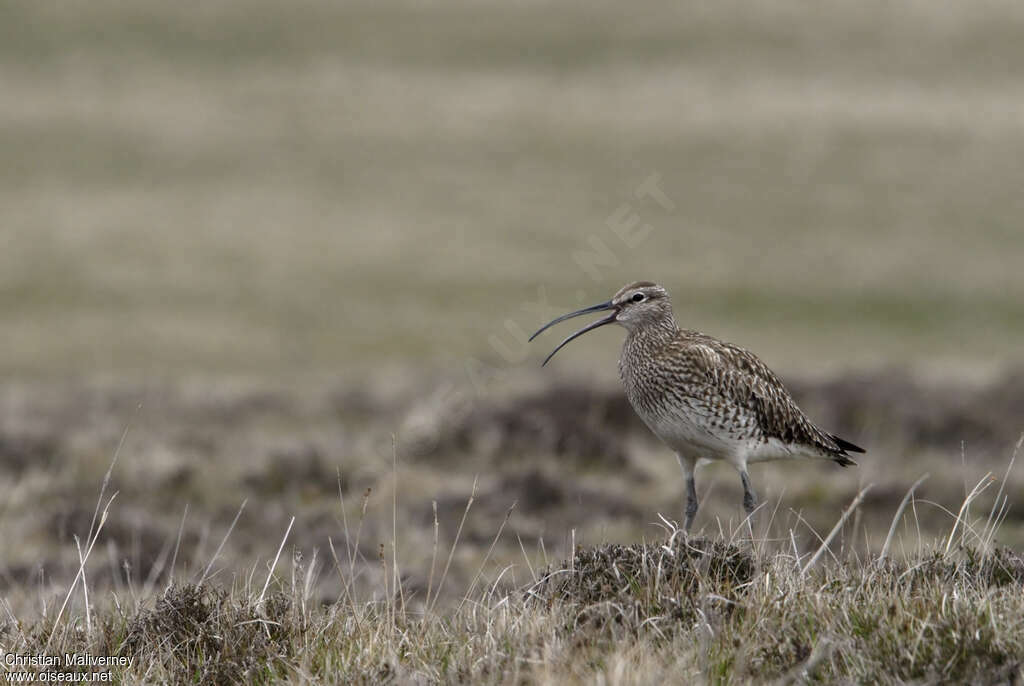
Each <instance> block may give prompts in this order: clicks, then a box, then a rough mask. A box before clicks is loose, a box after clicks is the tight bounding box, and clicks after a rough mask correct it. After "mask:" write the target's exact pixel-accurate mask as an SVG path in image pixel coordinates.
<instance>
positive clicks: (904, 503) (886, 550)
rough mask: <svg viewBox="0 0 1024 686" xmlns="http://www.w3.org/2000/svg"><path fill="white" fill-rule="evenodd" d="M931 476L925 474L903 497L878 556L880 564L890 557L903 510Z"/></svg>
mask: <svg viewBox="0 0 1024 686" xmlns="http://www.w3.org/2000/svg"><path fill="white" fill-rule="evenodd" d="M929 476H930V475H928V474H925V475H924V476H922V477H921V478H920V479H918V480H917V481H915V482H914V485H913V486H911V487H910V488H909V489H908V490H907V493H906V495H904V496H903V500H901V501H900V505H899V507H897V508H896V514H894V515H893V517H892V524H890V525H889V533H888V534H887V535H886V537H885V543H884V544H883V545H882V552H880V553H879V554H878V561H879V562H882V561H883V560H885V558H886V557H887V556H888V555H889V546H890V545H892V541H893V537H894V536H895V534H896V525H897V524H899V521H900V517H902V516H903V510H905V509H906V507H907V503H909V502H910V499H911V498H912V497H913V496H914V491H916V490H917V487H918V486H920V485H921V484H923V483H924V482H925V481H926V480H927V479H928V477H929Z"/></svg>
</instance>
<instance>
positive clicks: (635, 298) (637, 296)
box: [632, 293, 644, 303]
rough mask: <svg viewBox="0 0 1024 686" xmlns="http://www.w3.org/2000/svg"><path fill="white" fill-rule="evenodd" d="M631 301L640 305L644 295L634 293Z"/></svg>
mask: <svg viewBox="0 0 1024 686" xmlns="http://www.w3.org/2000/svg"><path fill="white" fill-rule="evenodd" d="M632 300H633V302H635V303H642V302H643V301H644V294H643V293H636V294H635V295H634V296H633V298H632Z"/></svg>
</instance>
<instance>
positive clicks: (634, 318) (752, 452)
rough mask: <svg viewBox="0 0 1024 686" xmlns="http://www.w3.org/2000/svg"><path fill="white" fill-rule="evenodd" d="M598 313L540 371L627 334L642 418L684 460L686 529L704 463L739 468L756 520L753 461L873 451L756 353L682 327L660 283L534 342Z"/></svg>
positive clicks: (631, 396) (618, 297)
mask: <svg viewBox="0 0 1024 686" xmlns="http://www.w3.org/2000/svg"><path fill="white" fill-rule="evenodd" d="M597 312H608V313H609V314H607V315H606V316H604V317H602V318H600V319H598V320H596V321H594V322H592V323H590V324H588V325H587V326H584V327H583V328H581V329H580V330H578V331H576V332H574V333H573V334H571V335H570V336H568V337H567V338H565V339H564V340H563V341H562V342H561V343H559V344H558V346H557V347H556V348H555V349H554V350H553V351H552V352H551V354H549V355H548V356H547V357H546V358H545V359H544V362H543V363H542V365H541V366H545V365H547V363H548V362H549V361H550V360H551V358H552V357H554V356H555V353H557V352H558V351H559V350H561V349H562V348H564V347H565V346H566V345H568V344H569V343H570V342H571V341H573V340H574V339H576V338H579V337H580V336H582V335H583V334H585V333H587V332H588V331H593V330H594V329H597V328H599V327H602V326H605V325H608V324H618V325H620V326H622V327H624V328H625V329H626V340H625V342H624V343H623V346H622V353H621V355H620V356H619V377H620V379H621V380H622V385H623V387H624V389H625V393H626V397H627V398H628V400H629V403H630V405H632V406H633V409H634V410H635V411H636V413H637V414H638V415H639V416H640V419H642V420H643V422H644V423H645V424H646V425H647V427H648V428H649V429H650V430H651V431H652V432H653V433H654V434H655V435H656V436H657V437H658V438H659V439H661V441H662V442H663V443H665V444H666V445H667V446H668V447H669V448H671V449H672V451H673V452H675V454H676V458H677V459H678V461H679V466H680V468H681V470H682V473H683V479H684V481H685V484H686V510H685V515H686V519H685V524H684V530H685V531H686V532H689V531H690V528H691V526H692V525H693V520H694V519H695V518H696V516H697V509H698V507H699V504H698V500H697V486H696V480H695V472H696V470H697V468H698V467H700V466H703V465H704V464H707V463H709V462H711V461H714V460H721V461H724V462H726V463H728V464H730V465H732V466H733V467H734V468H735V469H736V471H737V472H739V476H740V481H741V482H742V484H743V508H744V510H745V512H746V513H747V521H748V522H749V521H750V520H751V518H752V516H753V514H754V511H755V510H756V508H757V495H756V494H755V492H754V489H753V487H752V486H751V483H750V475H749V474H748V471H747V467H748V465H750V464H755V463H758V462H766V461H770V460H788V459H809V460H829V461H832V462H835V463H836V464H838V465H839V466H841V467H848V466H850V465H855V464H856V462H854V460H853V459H851V457H850V453H864V452H865V450H864V448H861V447H860V446H857V445H855V444H853V443H851V442H849V441H847V440H845V439H843V438H840V437H839V436H837V435H835V434H832V433H829V432H827V431H825V430H823V429H821V428H819V427H818V426H817V425H816V424H815V423H814V422H812V421H811V420H810V419H809V418H808V417H807V415H806V414H804V412H803V411H802V410H801V409H800V408H799V407H798V406H797V404H796V402H795V401H794V400H793V397H792V395H790V393H789V391H788V390H787V389H786V386H785V385H784V384H783V383H782V381H781V380H780V379H779V377H778V376H777V375H776V374H775V372H773V371H772V370H771V369H769V368H768V366H767V365H766V364H765V363H764V362H762V361H761V359H760V358H758V357H757V356H756V355H755V354H754V353H752V352H750V351H749V350H746V349H745V348H741V347H740V346H738V345H734V344H732V343H726V342H724V341H721V340H719V339H717V338H714V337H712V336H709V335H707V334H704V333H701V332H699V331H694V330H691V329H682V328H680V327H679V325H678V324H676V320H675V316H674V314H673V311H672V302H671V300H670V299H669V294H668V291H666V290H665V288H664V287H662V286H659V285H658V284H656V283H654V282H651V281H636V282H634V283H630V284H627V285H626V286H623V287H622V288H620V289H619V291H618V292H617V293H616V294H615V295H614V296H613V297H612V298H611V300H608V301H606V302H603V303H599V304H597V305H593V306H591V307H585V308H583V309H581V310H576V311H575V312H570V313H568V314H564V315H562V316H560V317H556V318H555V319H553V320H552V321H550V322H548V323H547V324H545V325H544V326H542V327H541V328H540V329H539V330H538V331H537V332H536V333H534V334H533V336H531V337H530V339H529V340H530V341H533V340H534V339H535V338H536V337H537V336H539V335H540V334H541V333H543V332H544V331H546V330H547V329H549V328H550V327H552V326H554V325H555V324H558V323H559V322H563V321H565V320H566V319H572V318H573V317H580V316H583V315H587V314H592V313H597Z"/></svg>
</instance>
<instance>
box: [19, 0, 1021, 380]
mask: <svg viewBox="0 0 1024 686" xmlns="http://www.w3.org/2000/svg"><path fill="white" fill-rule="evenodd" d="M0 11H2V12H3V15H2V16H0V19H2V21H0V27H2V28H0V70H2V74H3V79H4V90H5V93H4V97H3V100H2V103H0V147H2V149H3V150H4V159H5V164H4V165H3V169H4V172H3V173H2V176H0V202H2V207H3V235H4V250H3V252H2V254H0V298H2V302H0V318H2V319H0V325H2V327H3V330H4V332H5V346H4V355H3V356H2V359H0V369H2V370H3V371H4V372H5V373H6V374H8V375H19V376H20V375H25V374H31V375H44V376H45V375H59V374H66V373H73V374H97V373H115V374H122V373H132V374H135V375H147V376H148V375H155V374H165V375H177V374H182V373H191V372H197V371H201V372H214V371H216V372H233V373H245V374H250V373H252V374H261V375H263V374H286V375H292V374H296V373H299V372H309V371H311V370H312V372H313V373H323V372H325V371H327V372H332V373H333V372H335V371H337V370H339V369H350V368H353V367H359V368H361V369H367V368H368V366H370V365H380V364H390V365H393V366H397V367H408V366H409V365H413V366H416V367H421V366H438V365H440V366H444V365H457V364H458V363H459V361H460V360H461V359H462V358H463V357H464V356H466V355H480V354H484V353H487V352H488V351H489V350H490V348H489V346H488V344H487V337H488V336H489V335H492V334H496V333H497V334H501V333H502V332H503V331H504V329H503V328H502V327H503V322H504V321H505V320H506V319H509V318H511V319H513V320H515V321H516V322H517V323H518V324H519V325H520V326H521V327H523V328H524V329H529V328H530V327H532V326H535V325H536V324H537V322H536V318H535V317H531V316H530V315H529V313H527V312H524V311H523V310H522V308H521V305H522V303H524V302H528V301H532V300H535V299H536V297H537V287H538V286H544V287H545V288H546V289H547V293H548V297H549V298H550V300H551V302H552V303H555V304H558V305H563V306H575V305H576V304H577V302H591V301H595V302H596V301H598V300H601V299H604V298H605V297H607V295H608V294H609V293H610V292H613V291H614V290H615V289H616V288H617V287H618V286H619V285H621V284H622V283H623V282H625V281H628V280H633V279H636V278H651V279H655V280H658V281H661V282H663V283H665V285H666V286H667V287H668V288H669V289H670V291H671V292H673V293H674V294H675V296H676V300H677V301H678V307H679V309H680V312H681V316H680V319H681V320H682V321H684V322H686V323H687V324H689V325H691V326H693V327H695V328H700V329H704V330H707V331H710V332H713V333H716V334H718V335H721V336H723V337H726V338H729V339H735V340H738V341H741V342H744V343H746V344H748V345H750V346H751V347H753V348H754V349H756V350H758V351H759V352H761V353H762V354H763V355H764V356H765V357H766V359H767V360H768V361H769V362H770V363H772V364H774V365H775V366H778V367H783V368H793V367H797V366H799V368H800V369H807V370H810V371H820V370H821V369H824V368H835V367H844V366H858V367H865V366H873V365H877V364H879V363H882V362H886V363H900V364H902V363H911V362H913V363H914V364H917V365H919V366H924V367H929V366H930V368H939V369H941V370H944V371H950V370H955V371H957V372H962V371H964V370H976V369H985V370H991V369H992V367H993V366H994V365H997V364H998V363H999V362H1000V361H1002V360H1005V359H1007V358H1011V357H1012V358H1016V359H1019V358H1020V347H1019V345H1018V342H1017V341H1018V339H1019V337H1020V335H1021V333H1022V331H1024V308H1022V306H1021V301H1022V297H1024V274H1022V271H1021V269H1020V259H1019V257H1020V255H1021V254H1022V250H1024V232H1022V231H1021V230H1020V227H1019V221H1020V217H1021V216H1022V211H1024V207H1022V203H1024V200H1022V197H1021V194H1020V192H1019V189H1020V188H1021V187H1022V186H1024V167H1022V166H1021V164H1020V159H1021V158H1022V153H1024V116H1022V115H1024V90H1022V86H1021V83H1020V80H1019V79H1018V78H1017V73H1016V70H1015V69H1013V68H1012V65H1014V64H1020V63H1021V60H1022V58H1024V47H1022V44H1021V41H1020V40H1019V28H1020V26H1021V24H1022V21H1024V10H1022V9H1021V8H1020V6H1019V5H1018V4H1015V3H1010V2H983V3H971V4H970V5H963V6H951V5H946V4H942V5H936V4H934V3H927V2H917V3H908V4H901V5H898V6H897V5H890V4H887V3H857V4H849V3H838V2H826V3H815V4H813V5H807V4H804V3H770V4H755V5H751V4H750V3H739V2H725V3H715V4H714V5H710V6H701V5H678V4H676V3H659V2H649V3H643V4H640V5H637V4H635V3H633V4H629V5H623V4H621V3H613V2H596V3H595V2H587V3H583V2H578V3H577V2H563V3H558V4H552V5H549V4H543V3H537V2H515V3H506V2H502V3H498V2H488V3H460V2H448V1H445V2H434V3H429V4H420V3H401V2H389V3H379V2H345V3H328V2H302V3H298V4H295V3H289V4H287V5H282V4H279V3H255V4H254V3H231V2H222V3H216V4H214V5H211V6H207V7H203V8H201V9H197V8H193V7H183V6H182V7H178V6H174V5H166V4H164V5H160V4H145V5H139V4H138V3H129V2H95V3H88V4H84V5H77V6H68V5H66V4H61V5H47V4H39V3H32V4H25V3H18V4H12V5H7V6H5V7H4V8H3V9H2V10H0ZM652 173H657V174H659V175H660V177H661V179H662V182H663V185H664V189H665V192H666V194H667V195H668V197H669V198H670V199H671V201H672V203H673V204H674V205H675V210H674V211H672V212H665V211H663V210H662V209H661V208H660V207H659V206H658V205H657V204H655V203H652V202H651V201H650V200H647V201H640V200H637V199H636V198H635V197H634V196H633V194H634V191H635V190H636V188H637V187H638V186H639V185H640V184H641V183H642V182H643V181H644V179H646V178H647V177H648V176H649V175H650V174H652ZM623 203H630V207H631V209H632V210H633V211H634V212H635V213H636V214H637V215H638V216H639V217H640V219H641V220H642V221H643V222H645V223H649V224H650V225H651V226H652V227H653V231H652V232H651V233H650V235H649V237H648V238H647V239H646V240H645V241H643V242H642V243H640V244H639V245H637V246H636V247H633V248H627V247H626V246H625V245H624V244H623V243H622V242H621V241H620V240H619V239H618V238H617V237H616V236H615V235H614V234H613V233H612V232H611V231H610V230H609V229H608V228H607V226H606V221H607V220H608V218H609V216H611V215H612V213H613V212H615V211H616V209H617V208H619V207H620V205H622V204H623ZM591 239H599V240H601V241H604V243H605V244H606V245H607V247H608V249H609V250H610V251H611V252H612V253H613V255H614V260H615V262H616V264H614V265H612V266H610V267H607V268H602V269H600V270H599V276H600V278H599V280H597V281H595V280H593V279H592V278H591V277H590V276H588V275H587V273H586V272H585V271H584V270H582V269H581V268H580V267H579V266H578V264H577V262H576V261H575V260H574V259H573V254H574V253H576V252H579V251H588V250H592V248H591V247H590V243H589V241H590V240H591ZM602 337H603V338H604V339H605V340H604V341H600V339H601V338H602ZM611 338H612V335H611V334H607V333H605V334H602V335H600V336H595V337H594V340H592V341H589V342H587V343H584V344H581V345H577V346H576V350H574V351H573V353H574V354H573V355H571V356H566V360H564V361H563V362H562V364H563V365H564V366H565V367H568V368H576V369H590V368H593V367H594V366H595V363H600V364H599V365H597V368H598V369H599V370H600V373H601V375H602V376H603V377H604V378H606V379H611V378H612V375H613V365H612V364H611V360H612V359H613V358H614V355H613V353H612V352H611V347H612V346H613V345H614V344H613V343H611V342H610V340H609V339H611ZM530 366H531V367H532V365H530Z"/></svg>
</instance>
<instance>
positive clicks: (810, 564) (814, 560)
mask: <svg viewBox="0 0 1024 686" xmlns="http://www.w3.org/2000/svg"><path fill="white" fill-rule="evenodd" d="M873 487H874V484H868V485H867V486H865V487H864V488H862V489H860V493H858V494H857V497H856V498H854V499H853V502H852V503H850V506H849V507H847V508H846V510H845V511H844V512H843V515H842V516H841V517H840V518H839V521H838V522H836V525H835V526H834V527H832V531H830V532H829V534H828V536H826V537H825V540H824V541H822V542H821V545H820V546H818V550H817V551H816V552H815V553H814V555H813V556H812V557H811V559H810V560H809V561H808V562H807V564H806V565H805V566H804V568H803V569H802V570H801V574H807V572H808V570H810V568H811V567H813V566H814V565H815V564H816V563H817V562H818V559H819V558H820V557H821V556H822V555H823V554H824V553H825V550H826V549H828V545H829V543H831V542H832V539H833V538H835V537H836V534H837V533H839V530H840V529H842V528H843V524H845V523H846V520H847V519H848V518H849V517H850V515H851V514H852V513H853V511H854V510H856V509H857V507H858V506H859V505H860V503H861V501H862V500H864V495H865V494H866V493H867V492H868V491H870V490H871V489H872V488H873Z"/></svg>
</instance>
